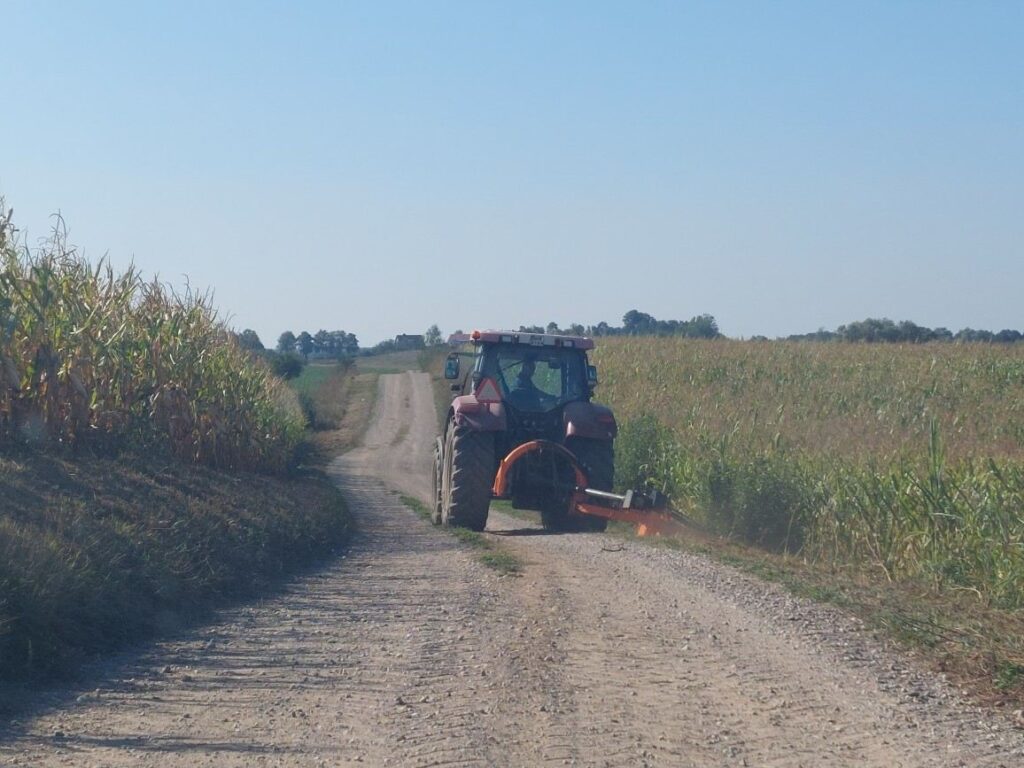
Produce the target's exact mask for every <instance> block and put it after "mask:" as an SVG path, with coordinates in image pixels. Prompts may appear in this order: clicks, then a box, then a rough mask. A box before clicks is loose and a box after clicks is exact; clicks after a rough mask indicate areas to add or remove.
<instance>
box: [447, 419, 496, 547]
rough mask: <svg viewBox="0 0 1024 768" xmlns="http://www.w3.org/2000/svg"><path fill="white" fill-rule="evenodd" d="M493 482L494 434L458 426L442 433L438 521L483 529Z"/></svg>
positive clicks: (452, 425)
mask: <svg viewBox="0 0 1024 768" xmlns="http://www.w3.org/2000/svg"><path fill="white" fill-rule="evenodd" d="M493 483H494V435H493V434H492V433H491V432H474V431H473V430H471V429H468V428H466V427H460V426H458V425H456V424H455V422H454V420H453V421H452V422H451V423H449V425H448V432H447V434H446V435H445V444H444V464H443V468H442V472H441V524H442V525H444V526H447V527H455V526H458V527H461V528H469V529H470V530H471V531H482V530H483V529H484V527H485V526H486V525H487V511H488V508H489V507H490V504H491V485H492V484H493Z"/></svg>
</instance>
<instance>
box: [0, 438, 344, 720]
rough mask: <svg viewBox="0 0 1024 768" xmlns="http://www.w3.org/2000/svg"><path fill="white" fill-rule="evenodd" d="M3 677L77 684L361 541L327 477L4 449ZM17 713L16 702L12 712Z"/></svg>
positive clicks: (0, 534)
mask: <svg viewBox="0 0 1024 768" xmlns="http://www.w3.org/2000/svg"><path fill="white" fill-rule="evenodd" d="M0 498H2V499H3V515H2V516H0V681H6V682H19V681H20V682H22V683H25V682H33V681H39V680H44V679H46V678H56V677H66V676H69V675H72V674H73V673H74V671H75V670H76V669H77V667H78V666H79V665H80V664H81V663H82V662H83V661H84V660H86V659H87V658H89V657H91V656H94V655H96V654H100V653H104V652H108V651H111V650H114V649H116V648H118V647H121V646H123V645H125V644H127V643H130V642H135V641H138V640H142V639H145V638H147V637H151V636H154V635H157V634H161V633H166V632H168V631H172V630H174V629H176V628H178V627H180V626H183V625H185V624H188V623H191V622H193V621H195V620H197V619H199V618H202V617H203V616H205V615H206V614H207V613H208V611H209V609H210V608H212V607H215V606H217V605H219V604H222V603H223V602H224V601H227V600H234V599H238V598H242V597H247V596H251V595H254V594H257V593H258V592H259V591H260V590H262V589H265V588H266V587H267V586H268V585H271V584H272V583H273V582H274V581H275V580H277V579H280V578H281V577H282V576H285V575H287V574H288V573H291V572H293V571H295V570H296V569H298V568H300V567H303V566H306V565H308V564H309V563H311V562H313V561H315V560H316V559H318V558H320V557H324V556H326V555H328V554H330V553H331V552H332V551H334V550H335V549H336V547H337V546H338V545H340V544H342V543H343V542H344V541H345V539H346V538H347V536H348V534H349V531H350V527H351V524H350V520H349V516H348V512H347V510H346V508H345V505H344V502H343V500H342V498H341V495H340V493H339V492H338V491H337V489H336V488H335V487H334V486H333V485H332V484H331V483H330V481H329V480H328V479H327V478H326V477H325V476H323V475H322V474H321V473H318V472H314V471H302V472H297V473H295V474H294V475H292V476H289V477H269V476H266V475H258V474H252V473H237V472H231V473H229V472H225V471H222V470H216V469H212V468H206V467H197V466H189V465H184V464H182V463H180V462H177V461H174V460H172V459H168V460H162V459H159V458H154V457H151V456H142V455H132V456H121V457H120V458H118V459H116V460H115V459H109V458H79V459H77V460H74V461H71V460H68V459H65V458H63V457H59V456H54V455H50V454H45V453H40V452H32V451H22V452H11V451H5V452H3V453H0ZM9 703H10V702H9Z"/></svg>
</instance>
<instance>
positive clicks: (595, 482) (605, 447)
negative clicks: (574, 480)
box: [565, 437, 615, 531]
mask: <svg viewBox="0 0 1024 768" xmlns="http://www.w3.org/2000/svg"><path fill="white" fill-rule="evenodd" d="M565 447H566V448H568V449H569V450H570V451H572V452H573V454H575V456H576V460H577V461H579V463H580V465H581V466H582V467H583V471H584V472H586V473H587V480H588V481H589V483H590V487H591V488H593V489H594V490H597V491H610V490H612V486H613V485H614V482H615V447H614V445H613V444H612V441H611V440H593V439H590V438H586V437H573V438H570V439H569V440H568V441H566V445H565ZM575 519H576V520H578V521H579V522H580V523H582V526H581V529H582V530H586V531H604V530H606V529H607V528H608V521H607V520H606V519H604V518H603V517H594V516H593V515H586V516H584V519H582V520H580V518H579V517H576V518H575Z"/></svg>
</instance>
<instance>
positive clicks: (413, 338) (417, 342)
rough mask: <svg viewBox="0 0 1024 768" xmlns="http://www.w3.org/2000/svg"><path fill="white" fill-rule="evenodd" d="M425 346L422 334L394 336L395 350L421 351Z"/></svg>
mask: <svg viewBox="0 0 1024 768" xmlns="http://www.w3.org/2000/svg"><path fill="white" fill-rule="evenodd" d="M425 346H426V344H424V342H423V334H422V333H400V334H398V335H397V336H395V349H396V350H400V349H423V348H424V347H425Z"/></svg>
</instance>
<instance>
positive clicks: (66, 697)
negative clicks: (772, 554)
mask: <svg viewBox="0 0 1024 768" xmlns="http://www.w3.org/2000/svg"><path fill="white" fill-rule="evenodd" d="M379 387H380V390H379V396H378V400H377V406H376V411H375V416H374V420H373V423H372V425H371V427H370V429H369V430H368V431H367V433H366V436H365V437H364V440H363V444H362V446H361V447H360V448H358V449H356V450H353V451H351V452H349V453H347V454H345V455H344V456H342V457H340V458H339V459H337V460H336V461H335V462H334V463H333V464H332V465H331V467H330V472H331V474H332V476H334V477H335V478H336V480H337V482H338V483H339V485H340V487H341V488H342V490H343V492H344V493H345V495H346V496H347V498H348V501H349V504H350V507H351V509H352V511H353V514H354V515H355V516H356V519H357V521H358V524H359V527H360V532H359V533H358V534H357V535H356V536H355V537H354V539H353V542H352V544H351V545H350V546H349V547H348V548H347V549H346V550H345V552H344V553H342V554H341V555H339V557H338V558H337V559H335V560H334V561H333V562H331V563H330V564H328V565H327V566H326V567H324V568H323V569H321V570H319V571H318V572H316V573H314V574H310V575H307V576H305V577H303V578H300V579H297V580H295V581H294V582H293V583H291V584H290V585H289V586H288V588H287V589H286V590H284V591H283V592H282V593H281V594H278V595H276V596H273V597H271V598H268V599H266V600H265V601H263V602H260V603H257V604H250V605H246V606H243V607H239V608H237V609H235V610H232V611H228V612H226V613H224V614H223V615H222V616H221V617H220V618H219V620H218V621H217V622H216V623H213V624H210V625H207V626H205V627H203V628H201V629H198V630H196V631H194V632H191V633H189V634H188V635H187V636H184V637H182V638H179V639H176V640H174V641H171V642H167V643H162V644H159V645H154V646H152V647H149V648H147V649H145V650H142V651H136V652H134V653H130V654H124V655H122V656H120V657H117V658H115V659H111V660H107V661H105V662H103V664H99V665H96V666H95V668H94V669H92V670H90V672H89V679H90V680H91V681H92V682H91V683H90V684H89V688H88V690H84V691H80V692H79V691H75V692H69V691H67V690H62V691H55V692H51V693H44V694H40V714H39V715H38V716H36V717H34V718H32V719H29V720H26V721H24V722H16V723H12V724H9V725H8V726H7V727H6V728H5V729H4V730H3V731H2V732H0V764H3V765H26V766H27V765H31V766H51V765H76V766H77V765H84V766H88V765H94V766H122V765H124V766H127V765H133V766H136V765H137V766H151V765H152V766H156V765H160V766H174V765H217V766H236V765H237V766H241V765H267V766H278V765H280V766H319V765H325V766H328V765H329V766H337V765H342V766H345V765H374V766H377V765H396V766H432V765H473V766H478V765H479V766H485V765H486V766H491V765H495V766H537V765H581V766H583V765H585V766H644V765H649V766H718V765H721V766H742V765H750V766H820V765H830V766H831V765H849V766H960V765H965V766H1016V765H1021V764H1024V738H1022V734H1021V733H1020V731H1018V730H1015V729H1013V728H1012V727H1011V726H1010V725H1009V722H1008V721H1006V720H1003V719H1000V718H998V717H996V716H994V715H992V714H991V713H985V712H982V711H980V710H977V709H974V708H972V707H970V706H969V705H967V704H966V703H964V702H963V701H961V700H960V699H959V697H958V696H957V694H956V692H955V691H953V690H952V689H951V688H950V687H949V686H948V685H947V684H946V683H945V682H944V681H943V680H942V679H940V678H938V677H935V676H932V675H929V674H927V673H925V672H922V671H920V670H917V669H915V668H914V666H913V665H912V664H911V663H910V662H908V661H907V660H905V659H903V658H901V657H900V656H899V655H898V654H896V653H894V652H893V651H892V650H891V649H888V648H886V647H884V646H883V645H881V644H879V643H878V642H877V641H875V640H874V639H872V638H871V637H870V636H869V635H868V634H867V633H866V632H864V631H863V629H862V628H861V627H860V626H859V625H858V624H857V622H855V621H854V620H852V619H850V618H848V617H846V616H844V615H843V614H841V613H840V612H837V611H835V610H833V609H830V608H826V607H822V606H818V605H815V604H812V603H809V602H806V601H803V600H799V599H796V598H794V597H792V596H791V595H789V594H788V593H786V592H784V591H783V590H782V589H780V588H779V587H777V586H775V585H770V584H766V583H763V582H760V581H758V580H757V579H754V578H752V577H750V576H747V575H744V574H741V573H739V572H737V571H735V570H734V569H731V568H729V567H727V566H723V565H721V564H717V563H714V562H712V561H709V560H707V559H705V558H702V557H700V556H696V555H692V554H688V553H683V552H678V551H671V550H665V549H660V548H655V547H649V546H646V545H643V544H641V543H636V542H624V541H622V540H620V539H616V538H613V537H610V536H606V535H600V534H586V535H547V534H544V533H543V532H542V531H539V530H537V529H536V528H535V527H533V526H531V525H530V524H529V523H525V522H523V521H522V520H520V519H518V518H512V517H509V516H506V515H502V514H499V513H497V512H492V515H491V519H490V522H489V525H488V530H489V533H488V534H486V535H488V536H489V537H491V538H492V540H493V541H494V543H495V544H496V546H500V547H505V548H508V549H509V550H510V551H512V552H513V553H515V554H516V555H517V556H518V557H519V558H520V559H521V560H522V561H523V562H524V563H525V568H524V571H523V573H522V575H521V576H518V577H512V576H501V575H498V574H496V573H495V572H494V571H492V570H490V569H488V568H486V567H484V566H483V565H481V564H480V563H478V562H477V561H476V560H475V559H474V556H473V553H472V551H470V550H468V549H467V548H465V547H463V546H462V545H460V544H459V543H458V542H457V541H456V540H455V539H454V538H453V537H451V536H449V535H448V534H446V533H445V532H443V531H440V530H437V529H434V528H432V527H430V526H429V524H427V523H424V522H423V521H422V520H420V519H419V518H418V517H417V516H416V515H415V514H414V513H412V512H411V511H409V510H408V509H406V508H405V507H404V505H403V504H402V503H401V501H400V499H399V497H398V492H401V493H405V494H408V495H412V496H416V497H418V498H421V499H423V500H424V501H426V500H427V498H428V496H429V484H430V480H429V456H430V452H431V450H432V443H433V437H434V432H435V429H436V419H435V414H434V407H433V402H432V394H431V390H430V383H429V378H428V377H427V375H426V374H420V373H411V372H410V373H404V374H388V375H382V376H381V378H380V382H379Z"/></svg>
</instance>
